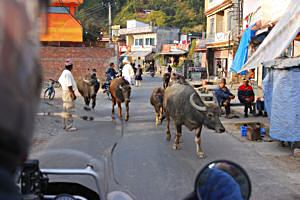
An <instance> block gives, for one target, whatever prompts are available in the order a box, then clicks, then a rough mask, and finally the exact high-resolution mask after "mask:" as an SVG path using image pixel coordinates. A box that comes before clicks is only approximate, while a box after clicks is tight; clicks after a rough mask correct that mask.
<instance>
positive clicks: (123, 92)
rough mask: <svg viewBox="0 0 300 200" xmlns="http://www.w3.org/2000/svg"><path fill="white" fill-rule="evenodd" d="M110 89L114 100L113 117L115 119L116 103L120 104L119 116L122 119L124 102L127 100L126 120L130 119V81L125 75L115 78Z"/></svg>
mask: <svg viewBox="0 0 300 200" xmlns="http://www.w3.org/2000/svg"><path fill="white" fill-rule="evenodd" d="M109 91H110V94H111V101H112V119H115V105H116V104H118V111H119V112H118V116H119V118H120V119H122V105H121V104H122V103H123V102H125V106H126V116H125V121H128V119H129V102H130V94H131V87H130V84H129V82H128V81H126V80H125V79H124V78H123V77H120V78H116V79H113V80H112V81H111V83H110V87H109Z"/></svg>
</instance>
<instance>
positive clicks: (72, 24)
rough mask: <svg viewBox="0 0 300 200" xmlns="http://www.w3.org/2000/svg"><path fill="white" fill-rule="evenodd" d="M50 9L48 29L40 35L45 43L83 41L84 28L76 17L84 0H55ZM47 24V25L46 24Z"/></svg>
mask: <svg viewBox="0 0 300 200" xmlns="http://www.w3.org/2000/svg"><path fill="white" fill-rule="evenodd" d="M51 2H52V3H51V5H50V7H49V10H48V25H47V26H48V29H47V33H46V34H42V35H41V36H40V40H41V42H43V43H60V42H68V43H70V42H76V43H78V42H83V28H82V26H81V24H80V22H79V21H78V20H77V19H76V18H75V17H74V15H75V11H76V9H77V7H78V6H79V5H80V4H82V3H83V2H84V0H54V1H51ZM45 26H46V25H45Z"/></svg>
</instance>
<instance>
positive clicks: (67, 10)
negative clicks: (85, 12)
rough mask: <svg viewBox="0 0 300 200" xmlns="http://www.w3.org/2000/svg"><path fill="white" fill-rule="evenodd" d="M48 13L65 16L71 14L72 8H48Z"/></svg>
mask: <svg viewBox="0 0 300 200" xmlns="http://www.w3.org/2000/svg"><path fill="white" fill-rule="evenodd" d="M48 12H49V13H61V14H65V13H70V8H69V7H55V6H51V7H49V8H48Z"/></svg>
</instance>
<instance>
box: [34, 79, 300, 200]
mask: <svg viewBox="0 0 300 200" xmlns="http://www.w3.org/2000/svg"><path fill="white" fill-rule="evenodd" d="M158 86H161V78H160V77H154V78H151V77H145V78H144V81H143V82H142V87H139V88H136V87H133V89H132V98H131V103H130V119H129V122H123V121H120V120H116V121H114V122H112V120H111V117H110V116H111V102H110V101H109V100H108V99H107V97H106V96H105V95H103V94H99V95H98V100H97V106H96V109H95V110H94V111H89V112H87V111H84V110H83V104H82V99H81V98H80V99H79V100H78V101H77V102H78V103H77V109H76V114H77V115H78V116H87V117H88V118H89V117H90V116H91V117H93V120H91V121H87V120H82V119H76V120H75V125H76V127H77V128H78V129H79V130H78V131H76V132H65V131H64V130H62V122H61V118H60V117H59V116H57V115H55V113H59V112H60V111H61V100H60V99H59V98H58V99H55V100H53V101H51V102H44V101H42V102H41V106H40V109H39V115H38V116H37V120H36V130H35V137H34V141H33V148H32V153H31V158H40V159H41V166H42V167H48V168H49V167H72V168H78V167H84V166H85V164H86V162H88V161H89V160H90V159H88V158H87V159H83V160H80V159H79V158H78V157H80V156H78V155H75V154H76V153H73V152H72V151H71V152H68V150H59V149H73V150H78V151H81V152H84V153H86V154H89V155H90V156H92V157H93V158H95V159H99V160H101V161H103V160H106V164H104V165H105V166H106V167H104V168H106V170H107V171H109V176H108V178H107V180H109V181H110V182H113V183H110V184H109V186H108V188H109V189H117V188H118V187H120V188H122V189H125V190H128V191H130V192H131V193H132V194H133V195H134V196H135V197H136V199H138V200H153V199H155V200H180V199H182V198H183V197H184V196H185V195H187V194H188V193H189V192H191V191H192V190H193V184H194V180H195V177H196V174H197V172H198V171H199V170H200V169H201V168H202V167H203V166H204V165H205V164H207V163H209V162H210V161H213V160H219V159H227V160H231V161H234V162H236V163H238V164H240V165H242V166H243V167H244V168H245V169H246V171H247V172H248V174H249V176H250V179H251V181H252V198H251V199H255V200H273V199H282V200H283V199H285V200H286V199H288V200H289V199H291V200H292V199H300V179H299V177H300V176H299V171H298V172H295V171H293V172H290V171H287V170H283V169H282V168H279V167H278V166H277V165H276V164H274V162H272V161H270V160H267V159H265V158H264V157H263V156H261V155H260V154H259V153H258V152H257V150H256V149H255V148H254V146H253V145H252V144H251V143H242V142H240V141H239V140H237V139H235V138H234V137H232V136H231V135H229V134H227V133H223V134H217V133H215V132H214V131H211V130H208V129H206V128H204V129H203V131H202V145H203V149H204V152H205V154H206V158H204V159H199V158H198V157H197V155H196V146H195V143H194V134H193V132H190V131H188V130H187V129H186V128H183V141H182V142H183V143H182V149H181V150H173V149H172V142H173V140H171V142H167V141H166V140H165V131H166V127H165V122H164V123H163V125H161V126H158V127H156V125H155V114H154V109H153V108H152V106H151V105H150V101H149V98H150V95H151V91H152V89H153V88H154V87H158ZM171 124H172V123H171ZM172 130H173V131H172ZM171 131H172V134H173V135H172V136H174V129H173V127H172V129H171ZM172 139H174V137H173V138H172ZM45 152H52V154H51V153H50V154H51V156H49V157H47V156H44V155H45ZM64 152H67V153H65V154H64ZM60 154H61V155H60ZM59 155H60V156H59ZM107 163H108V164H107ZM107 166H108V167H107ZM101 169H102V168H101V167H100V168H99V170H101ZM107 171H105V173H107ZM102 174H103V171H102ZM67 178H70V177H67ZM84 181H85V180H84ZM85 182H86V183H87V184H90V183H89V182H88V181H85Z"/></svg>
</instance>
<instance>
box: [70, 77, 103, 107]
mask: <svg viewBox="0 0 300 200" xmlns="http://www.w3.org/2000/svg"><path fill="white" fill-rule="evenodd" d="M76 83H77V87H78V91H79V93H80V94H81V96H82V97H83V98H84V102H85V105H86V106H85V109H86V110H90V108H89V105H90V102H91V100H92V108H93V109H94V108H95V106H96V96H97V93H98V90H99V88H100V83H99V81H98V80H97V78H95V77H94V75H91V74H88V75H86V76H85V77H81V78H79V79H77V80H76Z"/></svg>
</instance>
